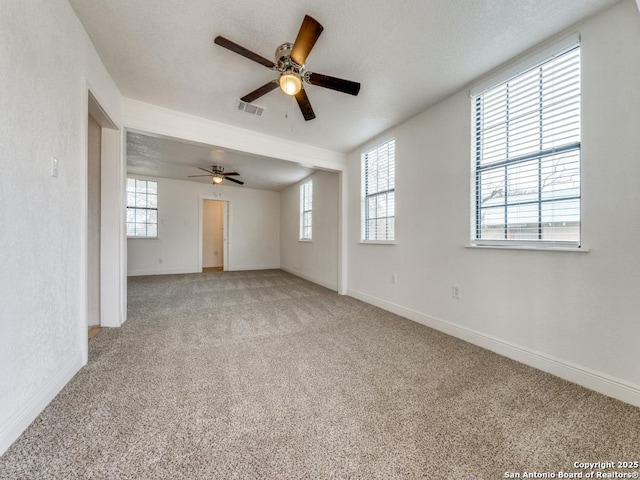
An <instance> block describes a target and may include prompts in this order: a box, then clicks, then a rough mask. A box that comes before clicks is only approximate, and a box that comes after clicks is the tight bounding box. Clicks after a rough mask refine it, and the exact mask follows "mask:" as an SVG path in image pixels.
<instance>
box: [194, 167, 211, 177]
mask: <svg viewBox="0 0 640 480" xmlns="http://www.w3.org/2000/svg"><path fill="white" fill-rule="evenodd" d="M198 168H199V169H200V170H202V171H203V172H207V173H208V174H209V175H215V173H213V172H212V171H211V170H207V169H206V168H202V167H198ZM202 176H203V177H206V175H202Z"/></svg>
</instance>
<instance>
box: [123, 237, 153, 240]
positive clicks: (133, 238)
mask: <svg viewBox="0 0 640 480" xmlns="http://www.w3.org/2000/svg"><path fill="white" fill-rule="evenodd" d="M127 240H158V237H127Z"/></svg>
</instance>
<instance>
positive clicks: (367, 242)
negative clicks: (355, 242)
mask: <svg viewBox="0 0 640 480" xmlns="http://www.w3.org/2000/svg"><path fill="white" fill-rule="evenodd" d="M359 243H360V245H397V242H396V241H395V240H360V242H359Z"/></svg>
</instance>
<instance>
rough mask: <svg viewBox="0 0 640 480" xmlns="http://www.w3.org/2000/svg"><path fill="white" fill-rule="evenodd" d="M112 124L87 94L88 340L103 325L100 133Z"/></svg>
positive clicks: (101, 134) (101, 137) (113, 125)
mask: <svg viewBox="0 0 640 480" xmlns="http://www.w3.org/2000/svg"><path fill="white" fill-rule="evenodd" d="M115 129H116V126H115V124H114V123H113V122H112V121H111V119H110V118H109V117H108V116H107V114H106V113H105V112H104V110H102V108H101V107H100V105H99V104H98V102H97V101H96V99H95V98H94V96H93V95H92V94H91V92H89V93H88V116H87V251H86V255H87V258H86V262H87V263H86V289H87V304H86V308H87V312H86V319H87V324H86V327H87V329H88V330H89V338H91V337H92V336H93V335H95V334H96V333H97V330H98V329H99V328H100V326H101V325H102V324H103V321H102V320H103V319H102V311H103V306H104V305H103V302H102V288H103V286H104V285H103V281H102V278H103V276H104V271H103V268H102V258H101V257H102V250H103V245H102V236H103V234H104V229H103V223H104V218H103V214H102V212H103V205H104V202H103V200H102V199H103V196H104V189H103V183H104V182H103V166H104V164H103V151H104V147H105V142H104V141H103V138H104V133H105V132H104V131H105V130H106V131H109V130H113V131H116V130H115Z"/></svg>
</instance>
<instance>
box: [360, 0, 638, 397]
mask: <svg viewBox="0 0 640 480" xmlns="http://www.w3.org/2000/svg"><path fill="white" fill-rule="evenodd" d="M574 30H575V29H574ZM574 30H572V31H574ZM577 30H578V31H579V32H580V34H581V37H582V105H583V106H582V138H583V143H582V166H583V167H582V168H583V169H582V180H583V181H582V211H583V221H582V240H583V246H584V248H585V249H589V250H590V251H589V252H588V253H572V252H549V251H524V250H518V251H514V250H512V251H509V250H481V249H470V248H465V246H466V245H468V244H469V243H470V240H469V239H470V223H471V220H470V215H471V213H470V212H471V200H470V185H471V180H470V171H471V153H470V149H471V139H470V129H471V126H470V125H471V119H470V114H471V103H470V98H469V93H468V91H467V90H465V91H462V92H459V93H458V94H456V95H453V96H452V97H450V98H448V99H446V100H445V101H443V102H441V103H440V104H438V105H436V106H434V107H432V108H430V109H429V110H427V111H425V112H424V113H422V114H421V115H419V116H417V117H415V118H413V119H411V120H409V121H407V122H405V123H403V124H401V125H399V126H398V127H396V128H395V129H394V133H395V138H396V199H397V209H396V212H397V213H396V220H397V224H396V225H397V227H396V233H397V245H361V244H359V243H358V242H359V239H360V196H359V192H360V151H361V149H358V150H357V151H354V152H352V153H351V154H350V155H349V157H348V173H349V175H348V182H349V184H348V192H349V198H348V226H349V227H348V228H349V232H348V269H349V270H348V271H349V289H348V293H349V294H350V295H352V296H354V297H357V298H360V299H362V300H365V301H368V302H370V303H373V304H376V305H378V306H381V307H382V308H386V309H388V310H391V311H394V312H396V313H399V314H401V315H403V316H406V317H408V318H411V319H413V320H416V321H419V322H421V323H424V324H427V325H430V326H433V327H435V328H437V329H439V330H442V331H445V332H447V333H450V334H452V335H455V336H458V337H461V338H463V339H465V340H468V341H471V342H473V343H476V344H479V345H481V346H484V347H486V348H489V349H492V350H495V351H497V352H499V353H501V354H503V355H507V356H509V357H511V358H515V359H517V360H519V361H522V362H524V363H528V364H530V365H533V366H535V367H537V368H540V369H543V370H546V371H549V372H551V373H554V374H556V375H559V376H561V377H564V378H567V379H569V380H572V381H574V382H576V383H580V384H582V385H585V386H587V387H589V388H592V389H595V390H598V391H600V392H603V393H605V394H607V395H610V396H614V397H617V398H620V399H622V400H624V401H627V402H630V403H633V404H636V405H640V369H638V365H640V350H639V349H638V348H637V343H638V339H639V338H640V322H638V318H639V313H638V312H640V296H639V295H638V287H639V286H640V255H639V254H638V247H637V239H638V238H640V221H638V219H640V193H639V192H640V189H639V188H638V179H640V156H639V155H638V132H639V131H640V117H639V116H638V112H639V111H640V88H639V87H638V79H640V56H639V55H638V48H637V46H638V45H639V44H640V15H638V10H637V8H636V5H635V2H633V1H632V0H626V1H624V2H622V3H620V4H618V5H616V6H614V7H613V8H612V9H610V10H607V11H605V12H604V13H602V14H600V15H598V16H596V17H593V18H591V19H590V20H588V21H586V22H585V23H583V24H581V25H579V26H578V28H577ZM393 274H396V275H397V284H393V283H392V281H391V278H392V275H393ZM453 284H456V285H459V286H460V287H461V299H460V300H456V299H453V298H452V295H451V287H452V285H453Z"/></svg>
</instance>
